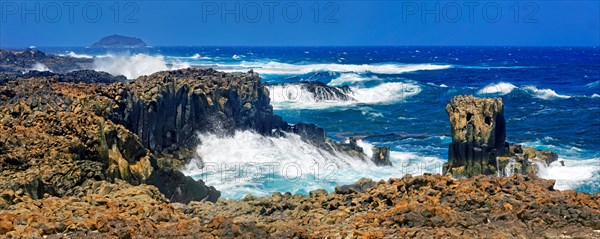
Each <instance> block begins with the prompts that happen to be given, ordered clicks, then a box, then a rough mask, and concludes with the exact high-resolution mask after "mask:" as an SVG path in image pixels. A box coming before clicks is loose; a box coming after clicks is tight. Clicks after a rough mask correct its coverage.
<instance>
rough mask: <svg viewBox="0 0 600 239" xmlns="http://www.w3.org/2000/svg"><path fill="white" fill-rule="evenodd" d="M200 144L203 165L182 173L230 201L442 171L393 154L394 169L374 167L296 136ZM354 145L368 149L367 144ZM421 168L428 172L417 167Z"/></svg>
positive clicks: (243, 135)
mask: <svg viewBox="0 0 600 239" xmlns="http://www.w3.org/2000/svg"><path fill="white" fill-rule="evenodd" d="M199 138H200V141H201V144H200V145H199V146H198V148H197V150H196V152H197V153H198V155H199V156H200V157H201V158H202V159H201V160H200V159H193V160H192V161H191V162H190V163H189V164H188V165H187V166H186V168H185V169H184V171H183V172H184V173H185V174H186V175H189V176H192V177H194V178H195V179H202V180H204V182H205V183H206V184H207V185H211V186H214V187H215V188H217V189H218V190H220V191H221V193H222V195H223V197H224V198H231V199H240V198H242V197H244V196H245V195H247V194H252V195H255V196H266V195H270V194H271V193H272V192H291V193H300V194H307V193H308V192H309V191H311V190H315V189H321V188H324V189H327V190H329V191H331V190H333V188H334V187H335V186H336V185H343V184H351V183H354V182H356V181H357V180H358V179H360V178H363V177H366V178H371V179H373V180H380V179H388V178H392V177H396V178H398V177H402V176H403V175H404V174H405V173H411V174H415V175H417V174H422V173H424V172H436V171H437V170H439V168H441V159H438V158H434V157H421V156H419V155H417V154H415V153H403V152H394V151H392V152H391V155H390V157H391V161H392V163H393V164H394V166H393V167H377V166H375V165H374V164H373V163H372V162H370V161H369V160H366V161H363V160H361V159H358V158H353V157H350V156H348V155H345V154H343V153H339V152H329V151H326V150H323V149H321V148H318V147H316V146H314V145H311V144H308V143H306V142H305V141H303V140H302V139H301V138H300V136H298V135H296V134H286V135H285V136H283V137H266V136H262V135H260V134H257V133H255V132H252V131H238V132H236V133H235V134H234V135H233V136H230V137H222V136H217V135H213V134H202V135H200V136H199ZM358 144H359V145H360V146H361V147H364V148H371V147H372V145H371V144H369V143H367V142H362V141H359V142H358ZM365 151H370V149H367V150H365ZM371 153H372V152H371ZM367 154H369V152H367ZM425 164H426V165H428V167H421V166H422V165H425Z"/></svg>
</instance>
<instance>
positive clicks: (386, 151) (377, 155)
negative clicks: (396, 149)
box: [371, 146, 392, 166]
mask: <svg viewBox="0 0 600 239" xmlns="http://www.w3.org/2000/svg"><path fill="white" fill-rule="evenodd" d="M371 161H373V162H374V163H375V165H377V166H392V162H391V161H390V147H387V146H384V147H380V146H374V147H373V157H371Z"/></svg>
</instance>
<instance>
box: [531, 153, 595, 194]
mask: <svg viewBox="0 0 600 239" xmlns="http://www.w3.org/2000/svg"><path fill="white" fill-rule="evenodd" d="M560 160H563V159H561V158H559V160H558V161H556V162H553V163H552V164H550V165H549V166H546V165H544V164H543V163H537V165H538V168H539V172H538V176H540V177H542V178H546V179H554V180H556V184H555V185H554V188H555V189H558V190H568V189H575V188H577V186H579V185H581V184H583V183H586V182H590V181H594V180H598V179H594V177H595V175H597V172H598V171H599V170H600V158H592V159H584V160H564V163H565V166H562V165H561V164H560V162H559V161H560Z"/></svg>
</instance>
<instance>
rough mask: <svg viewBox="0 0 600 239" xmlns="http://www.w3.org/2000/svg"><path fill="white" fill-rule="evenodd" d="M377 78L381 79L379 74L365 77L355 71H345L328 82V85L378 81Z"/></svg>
mask: <svg viewBox="0 0 600 239" xmlns="http://www.w3.org/2000/svg"><path fill="white" fill-rule="evenodd" d="M376 80H380V79H379V77H377V76H371V77H363V76H360V75H359V74H355V73H344V74H341V75H340V76H339V77H338V78H335V79H333V80H331V81H330V82H329V83H327V85H329V86H339V85H344V84H346V83H350V84H352V83H357V82H364V81H376Z"/></svg>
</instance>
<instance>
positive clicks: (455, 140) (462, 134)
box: [443, 96, 558, 177]
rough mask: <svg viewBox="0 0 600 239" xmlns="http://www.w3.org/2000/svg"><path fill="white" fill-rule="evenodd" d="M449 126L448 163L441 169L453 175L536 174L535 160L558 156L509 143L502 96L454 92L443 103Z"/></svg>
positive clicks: (550, 159)
mask: <svg viewBox="0 0 600 239" xmlns="http://www.w3.org/2000/svg"><path fill="white" fill-rule="evenodd" d="M446 111H447V112H448V116H449V117H450V123H451V127H452V143H450V145H449V146H448V163H446V164H445V165H444V169H443V172H444V173H445V174H449V175H452V176H454V177H471V176H474V175H479V174H484V175H497V176H511V175H512V174H514V173H521V174H535V173H537V170H538V168H537V164H536V162H537V163H541V164H543V165H546V166H547V165H549V164H550V163H552V162H553V161H556V160H557V159H558V156H557V155H556V154H555V153H553V152H550V151H543V150H535V149H533V148H528V147H522V146H521V145H516V144H509V143H507V142H506V141H505V139H506V122H505V120H504V106H503V104H502V99H501V98H476V97H473V96H456V97H454V98H453V99H452V100H451V101H450V103H448V105H447V106H446Z"/></svg>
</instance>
